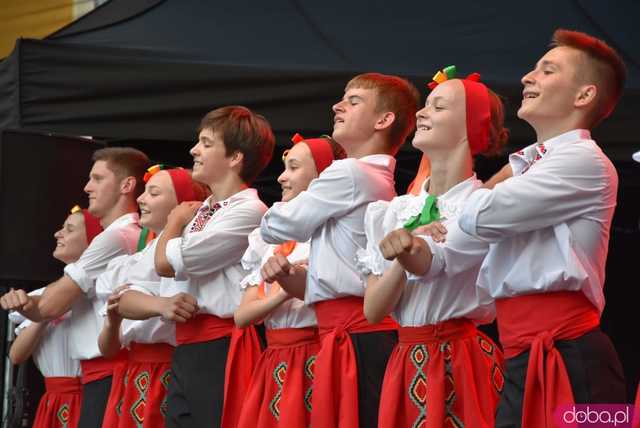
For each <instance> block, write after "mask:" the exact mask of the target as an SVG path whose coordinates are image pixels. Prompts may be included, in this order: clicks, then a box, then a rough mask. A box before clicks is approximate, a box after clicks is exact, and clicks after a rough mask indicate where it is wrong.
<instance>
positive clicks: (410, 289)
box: [356, 175, 495, 327]
mask: <svg viewBox="0 0 640 428" xmlns="http://www.w3.org/2000/svg"><path fill="white" fill-rule="evenodd" d="M428 185H429V179H427V180H426V181H425V183H424V185H423V188H422V190H421V192H420V194H419V195H418V196H414V195H403V196H399V197H396V198H394V199H393V200H392V201H391V202H386V201H378V202H374V203H372V204H370V205H369V207H368V208H367V213H366V216H365V232H366V234H367V248H366V250H360V251H358V252H357V254H356V260H357V265H358V268H359V270H360V272H361V274H362V275H363V276H364V277H365V279H366V276H367V275H369V274H370V273H373V274H375V275H382V274H383V273H384V271H385V270H386V269H388V268H389V267H390V265H391V262H390V261H387V260H385V259H384V258H383V257H382V254H381V252H380V249H379V247H378V245H379V243H380V241H381V240H382V239H383V238H384V237H385V236H386V235H387V234H388V233H390V232H392V231H394V230H397V229H400V228H402V227H403V226H404V224H405V223H406V222H407V221H409V219H410V218H411V217H413V216H415V215H418V214H420V212H421V210H422V207H423V206H424V202H425V199H426V198H427V196H428V193H427V192H426V191H425V189H426V187H428ZM481 185H482V182H481V181H479V180H477V179H476V177H475V175H474V176H473V177H470V178H468V179H467V180H465V181H463V182H461V183H458V184H457V185H455V186H454V187H452V188H451V189H449V191H447V192H446V193H445V194H443V195H441V196H438V199H437V207H438V210H439V212H440V216H441V218H442V223H443V224H444V225H445V227H446V228H447V230H448V233H447V237H446V241H445V242H444V243H435V242H433V240H432V239H431V238H430V237H426V236H421V238H423V239H424V240H425V241H426V242H427V244H428V245H429V247H430V248H431V251H432V253H433V260H432V264H431V268H430V270H429V271H428V272H427V273H426V274H425V275H424V276H422V277H419V276H415V275H411V274H409V275H408V280H407V284H406V286H405V289H404V291H403V293H402V296H401V297H400V300H399V302H398V304H397V305H396V307H395V308H394V310H393V312H392V316H393V317H394V318H395V319H396V320H397V321H398V323H399V324H400V325H401V326H405V327H415V326H423V325H430V324H435V323H438V322H442V321H446V320H449V319H454V318H461V317H466V318H470V319H472V320H474V321H476V322H477V323H487V322H491V321H492V320H493V319H494V317H495V308H494V304H493V300H492V299H491V298H490V296H489V295H488V294H487V293H486V292H485V291H483V290H481V289H479V288H477V287H476V278H477V276H478V271H479V270H480V266H481V263H482V260H483V259H484V256H485V255H486V253H487V251H488V250H489V246H488V245H487V244H486V243H484V242H483V241H480V240H478V239H473V238H471V237H469V236H468V235H466V234H465V233H464V232H462V231H461V230H460V229H459V228H458V227H457V218H458V216H459V215H460V212H461V211H462V208H463V206H464V204H465V201H466V200H467V198H468V197H469V195H470V194H471V192H472V191H474V190H475V189H477V188H478V187H480V186H481Z"/></svg>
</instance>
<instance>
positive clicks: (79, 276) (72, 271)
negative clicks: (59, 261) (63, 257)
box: [64, 263, 95, 294]
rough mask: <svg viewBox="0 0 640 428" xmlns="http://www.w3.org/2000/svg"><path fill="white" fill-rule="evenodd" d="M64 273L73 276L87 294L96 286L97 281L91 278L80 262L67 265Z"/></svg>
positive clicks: (74, 280)
mask: <svg viewBox="0 0 640 428" xmlns="http://www.w3.org/2000/svg"><path fill="white" fill-rule="evenodd" d="M64 273H65V275H67V276H68V277H69V278H71V279H72V280H73V282H75V283H76V284H77V285H78V287H80V289H81V290H82V291H84V292H85V294H86V293H89V291H91V290H92V289H93V288H94V284H95V281H94V280H93V279H92V278H89V275H87V272H86V271H85V270H84V269H83V268H82V266H80V265H79V264H78V263H69V264H68V265H66V266H65V267H64Z"/></svg>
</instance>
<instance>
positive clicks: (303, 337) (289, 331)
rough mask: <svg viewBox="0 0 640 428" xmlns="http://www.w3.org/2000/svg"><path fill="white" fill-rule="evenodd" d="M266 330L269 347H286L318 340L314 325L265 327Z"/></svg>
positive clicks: (318, 336)
mask: <svg viewBox="0 0 640 428" xmlns="http://www.w3.org/2000/svg"><path fill="white" fill-rule="evenodd" d="M266 332H267V346H269V348H288V347H291V346H300V345H307V344H309V343H316V342H319V341H320V335H319V334H318V329H317V328H315V327H304V328H277V329H273V330H272V329H267V331H266Z"/></svg>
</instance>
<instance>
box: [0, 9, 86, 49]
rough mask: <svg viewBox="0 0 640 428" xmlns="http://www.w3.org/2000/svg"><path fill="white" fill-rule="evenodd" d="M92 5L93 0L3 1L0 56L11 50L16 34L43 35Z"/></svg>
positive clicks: (25, 35) (17, 35) (71, 19)
mask: <svg viewBox="0 0 640 428" xmlns="http://www.w3.org/2000/svg"><path fill="white" fill-rule="evenodd" d="M94 7H95V2H94V1H93V0H2V7H0V58H4V57H6V56H8V55H9V54H10V53H11V51H12V50H13V47H14V45H15V42H16V39H18V38H19V37H28V38H35V39H39V38H43V37H45V36H47V35H49V34H51V33H53V32H54V31H56V30H58V29H60V28H62V27H64V26H65V25H67V24H69V23H70V22H72V21H73V20H75V19H76V18H78V17H80V16H82V15H84V14H85V13H87V12H89V11H91V10H92V9H93V8H94Z"/></svg>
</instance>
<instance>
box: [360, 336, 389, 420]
mask: <svg viewBox="0 0 640 428" xmlns="http://www.w3.org/2000/svg"><path fill="white" fill-rule="evenodd" d="M349 336H350V337H351V341H352V342H353V347H354V348H355V352H356V365H357V368H358V407H359V408H358V417H359V419H360V427H361V428H369V427H377V426H378V408H379V407H380V394H381V393H382V381H383V380H384V372H385V370H386V368H387V361H389V357H390V356H391V351H393V348H394V346H395V345H396V343H398V334H397V333H396V332H395V331H380V332H372V333H351V334H350V335H349Z"/></svg>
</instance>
